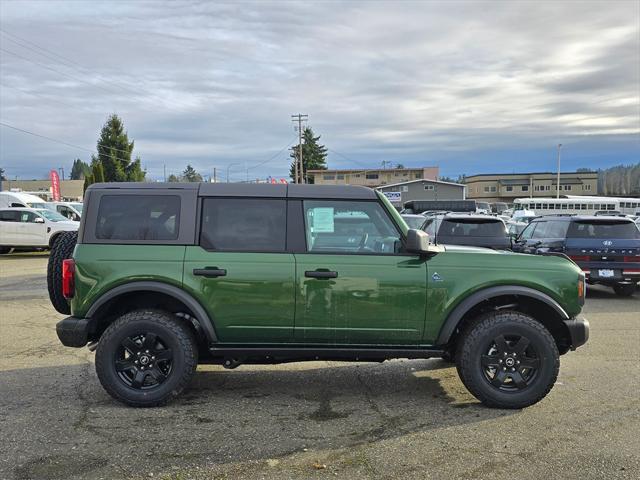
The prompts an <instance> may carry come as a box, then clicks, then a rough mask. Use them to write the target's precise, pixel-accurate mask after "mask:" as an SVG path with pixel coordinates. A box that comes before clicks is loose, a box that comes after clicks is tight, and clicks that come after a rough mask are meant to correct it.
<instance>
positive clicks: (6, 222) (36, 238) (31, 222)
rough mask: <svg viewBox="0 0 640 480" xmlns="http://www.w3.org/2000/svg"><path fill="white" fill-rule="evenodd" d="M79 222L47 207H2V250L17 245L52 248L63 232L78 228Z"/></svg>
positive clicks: (0, 211) (0, 228)
mask: <svg viewBox="0 0 640 480" xmlns="http://www.w3.org/2000/svg"><path fill="white" fill-rule="evenodd" d="M79 226H80V222H74V221H71V220H68V219H67V218H66V217H64V216H62V215H60V214H59V213H58V212H54V211H51V210H49V209H46V208H16V207H14V208H2V209H0V254H4V253H9V252H10V251H11V249H12V248H15V247H21V248H22V247H35V248H51V246H52V245H53V242H54V241H55V239H56V236H57V235H59V234H60V233H61V232H69V231H71V232H75V231H77V230H78V227H79Z"/></svg>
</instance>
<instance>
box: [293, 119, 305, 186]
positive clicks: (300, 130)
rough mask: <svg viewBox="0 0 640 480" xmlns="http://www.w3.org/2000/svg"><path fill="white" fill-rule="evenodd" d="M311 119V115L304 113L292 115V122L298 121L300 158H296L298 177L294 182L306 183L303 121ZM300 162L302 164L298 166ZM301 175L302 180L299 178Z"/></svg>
mask: <svg viewBox="0 0 640 480" xmlns="http://www.w3.org/2000/svg"><path fill="white" fill-rule="evenodd" d="M308 119H309V115H303V114H301V113H298V114H297V115H291V121H292V122H298V158H297V159H296V168H295V170H296V172H295V174H296V179H295V182H294V183H305V181H304V163H303V162H302V122H306V121H307V120H308ZM298 162H299V163H300V166H299V167H298ZM298 177H300V180H298Z"/></svg>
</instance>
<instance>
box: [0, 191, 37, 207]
mask: <svg viewBox="0 0 640 480" xmlns="http://www.w3.org/2000/svg"><path fill="white" fill-rule="evenodd" d="M9 207H28V208H46V207H47V204H46V202H45V201H44V200H43V199H41V198H40V197H37V196H36V195H31V194H30V193H22V192H0V208H9Z"/></svg>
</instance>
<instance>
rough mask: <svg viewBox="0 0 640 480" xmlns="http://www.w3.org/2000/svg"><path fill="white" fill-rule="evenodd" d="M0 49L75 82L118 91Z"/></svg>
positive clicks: (111, 91) (108, 91) (110, 91)
mask: <svg viewBox="0 0 640 480" xmlns="http://www.w3.org/2000/svg"><path fill="white" fill-rule="evenodd" d="M0 50H1V51H3V52H5V53H8V54H9V55H13V56H14V57H17V58H20V59H22V60H24V61H26V62H29V63H33V64H34V65H38V66H40V67H42V68H46V69H47V70H51V71H52V72H55V73H57V74H58V75H62V76H64V77H67V78H71V79H72V80H75V81H76V82H81V83H85V84H87V85H90V86H92V87H95V88H99V89H100V90H104V91H105V92H107V93H118V92H115V91H113V90H109V89H106V88H103V87H101V86H99V85H96V84H95V83H91V82H87V81H86V80H81V79H79V78H76V77H75V76H73V75H69V74H68V73H65V72H61V71H60V70H56V69H55V68H51V67H50V66H48V65H45V64H44V63H41V62H37V61H35V60H31V59H29V58H27V57H23V56H22V55H20V54H18V53H15V52H12V51H11V50H7V49H5V48H2V47H0Z"/></svg>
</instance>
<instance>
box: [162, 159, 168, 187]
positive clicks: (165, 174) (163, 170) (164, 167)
mask: <svg viewBox="0 0 640 480" xmlns="http://www.w3.org/2000/svg"><path fill="white" fill-rule="evenodd" d="M162 174H163V176H164V181H165V183H166V182H167V164H166V163H163V164H162Z"/></svg>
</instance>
